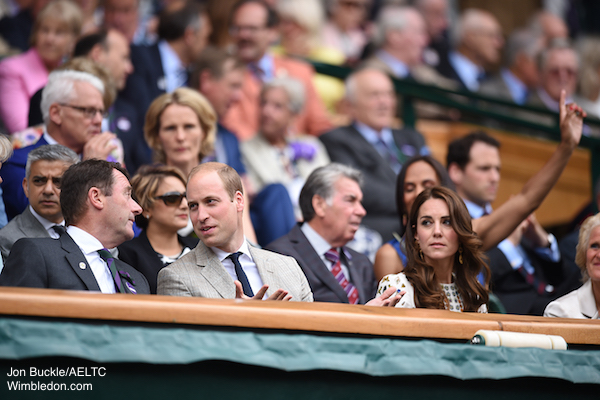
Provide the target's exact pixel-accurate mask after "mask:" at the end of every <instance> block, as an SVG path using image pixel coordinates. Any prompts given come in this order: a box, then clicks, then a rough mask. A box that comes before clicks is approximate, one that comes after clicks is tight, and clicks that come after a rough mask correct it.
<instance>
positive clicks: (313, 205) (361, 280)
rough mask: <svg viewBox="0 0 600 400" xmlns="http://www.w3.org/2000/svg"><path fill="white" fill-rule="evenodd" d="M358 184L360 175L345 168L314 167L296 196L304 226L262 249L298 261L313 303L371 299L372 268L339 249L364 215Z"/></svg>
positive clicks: (362, 257) (360, 257)
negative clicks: (312, 297)
mask: <svg viewBox="0 0 600 400" xmlns="http://www.w3.org/2000/svg"><path fill="white" fill-rule="evenodd" d="M361 183H362V175H361V173H360V172H359V171H357V170H355V169H354V168H351V167H348V166H346V165H342V164H337V163H331V164H329V165H327V166H325V167H320V168H317V169H316V170H314V171H313V173H312V174H310V176H309V177H308V179H307V180H306V183H305V184H304V187H303V188H302V192H301V193H300V208H301V209H302V215H303V217H304V221H305V222H304V223H302V224H299V225H296V226H295V227H294V228H292V230H291V231H290V232H289V233H288V234H287V235H285V236H282V237H281V238H279V239H277V240H275V241H274V242H272V243H271V244H269V245H267V246H266V249H267V250H272V251H275V252H277V253H280V254H284V255H288V256H292V257H294V258H295V259H296V261H298V264H300V267H301V268H302V271H304V274H305V275H306V277H307V279H308V283H309V284H310V287H311V290H312V292H313V296H314V299H315V301H326V302H334V303H351V304H365V303H366V302H368V301H369V300H371V299H372V298H373V297H374V296H375V291H376V289H377V281H376V280H375V275H374V273H373V264H371V261H369V259H368V258H367V257H366V256H365V255H363V254H361V253H358V252H356V251H354V250H352V249H350V248H348V247H345V245H346V244H347V243H348V242H350V241H351V240H352V239H353V238H354V234H355V233H356V230H357V229H358V227H359V225H360V222H361V220H362V219H363V217H364V216H365V214H366V212H365V209H364V208H363V206H362V205H361V200H362V191H361V190H360V185H361ZM331 254H333V256H332V255H331ZM335 254H337V258H336V256H335Z"/></svg>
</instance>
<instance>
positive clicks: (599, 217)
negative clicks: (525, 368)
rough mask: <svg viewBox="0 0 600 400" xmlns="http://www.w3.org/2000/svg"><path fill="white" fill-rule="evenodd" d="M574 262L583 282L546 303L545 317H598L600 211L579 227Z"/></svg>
mask: <svg viewBox="0 0 600 400" xmlns="http://www.w3.org/2000/svg"><path fill="white" fill-rule="evenodd" d="M575 263H576V264H577V266H579V268H580V269H581V274H582V275H583V279H584V282H585V283H584V284H583V286H582V287H580V288H579V289H577V290H574V291H572V292H571V293H568V294H566V295H564V296H562V297H559V298H558V299H556V300H554V301H553V302H551V303H550V304H548V305H547V306H546V310H544V317H558V318H582V319H598V310H599V309H600V214H596V215H594V216H592V217H589V218H588V219H586V220H585V222H584V223H583V225H581V229H580V230H579V242H578V243H577V250H576V253H575Z"/></svg>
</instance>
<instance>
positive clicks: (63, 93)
mask: <svg viewBox="0 0 600 400" xmlns="http://www.w3.org/2000/svg"><path fill="white" fill-rule="evenodd" d="M103 93H104V84H103V83H102V81H101V80H100V79H98V78H97V77H95V76H93V75H91V74H88V73H86V72H80V71H72V70H65V71H54V72H52V73H51V74H50V75H49V76H48V83H47V84H46V87H45V88H44V94H43V95H42V110H43V114H44V123H45V129H44V134H43V135H42V137H41V138H40V139H39V140H38V141H37V142H36V143H34V144H32V145H31V146H27V147H23V148H21V149H17V150H15V152H14V154H13V156H12V157H11V158H10V159H9V160H8V161H7V162H6V163H5V164H4V165H3V167H2V169H1V170H0V176H1V177H2V179H3V182H2V192H3V199H4V205H5V206H6V215H7V216H8V218H9V219H12V218H14V217H15V216H17V215H18V214H20V213H22V212H23V211H24V210H25V208H26V207H27V204H28V200H27V197H26V196H25V192H24V191H23V187H22V184H23V178H25V165H26V163H27V154H29V152H30V151H31V150H33V149H35V148H38V147H40V146H43V145H45V144H62V145H63V146H65V147H68V148H70V149H71V150H73V151H74V152H75V153H77V154H79V155H80V156H81V158H82V159H84V160H85V159H89V158H98V159H102V160H106V159H109V160H111V161H114V160H115V157H114V156H115V155H114V154H113V151H114V150H115V149H117V148H119V146H122V145H121V142H120V141H119V140H118V139H117V137H116V135H115V134H113V133H111V132H107V131H106V132H102V115H103V114H104V112H105V110H104V102H103V99H102V95H103Z"/></svg>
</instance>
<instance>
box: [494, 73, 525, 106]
mask: <svg viewBox="0 0 600 400" xmlns="http://www.w3.org/2000/svg"><path fill="white" fill-rule="evenodd" d="M500 75H501V76H502V80H503V81H504V83H505V84H506V86H507V87H508V91H509V92H510V97H512V99H513V101H514V102H515V103H517V104H519V105H523V104H525V102H526V101H527V95H528V94H529V90H528V89H527V86H525V84H524V83H523V82H521V80H520V79H519V78H517V77H516V76H515V75H514V74H513V73H512V72H510V71H509V70H508V69H506V68H503V69H502V70H501V71H500Z"/></svg>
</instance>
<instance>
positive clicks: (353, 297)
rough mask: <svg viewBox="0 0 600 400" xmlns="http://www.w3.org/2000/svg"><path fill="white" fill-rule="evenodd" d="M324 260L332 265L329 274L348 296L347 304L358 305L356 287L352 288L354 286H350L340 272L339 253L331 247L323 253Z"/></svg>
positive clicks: (342, 272)
mask: <svg viewBox="0 0 600 400" xmlns="http://www.w3.org/2000/svg"><path fill="white" fill-rule="evenodd" d="M325 258H326V259H327V260H329V261H331V264H332V267H331V273H332V274H333V276H334V277H335V279H336V280H337V281H338V283H339V284H340V286H341V287H342V288H343V289H344V291H345V292H346V295H347V296H348V302H349V303H350V304H357V303H358V290H356V287H354V285H353V284H351V283H350V282H349V281H348V279H346V276H345V275H344V271H342V263H341V262H340V253H339V252H338V251H337V250H336V249H335V248H333V247H332V248H331V249H329V250H327V252H326V253H325Z"/></svg>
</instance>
